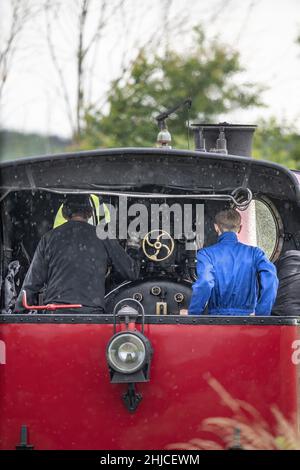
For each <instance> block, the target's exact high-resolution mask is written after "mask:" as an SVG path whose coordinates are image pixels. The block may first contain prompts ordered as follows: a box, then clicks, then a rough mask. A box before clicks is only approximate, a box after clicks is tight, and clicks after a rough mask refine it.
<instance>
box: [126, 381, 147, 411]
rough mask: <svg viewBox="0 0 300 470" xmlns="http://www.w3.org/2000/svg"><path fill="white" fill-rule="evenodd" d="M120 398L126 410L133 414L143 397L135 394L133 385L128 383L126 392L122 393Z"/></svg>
mask: <svg viewBox="0 0 300 470" xmlns="http://www.w3.org/2000/svg"><path fill="white" fill-rule="evenodd" d="M122 398H123V402H124V404H125V406H126V408H127V410H128V411H130V412H131V413H134V412H135V410H136V409H137V407H138V406H139V404H140V402H141V400H142V398H143V397H142V395H141V394H140V393H137V392H136V389H135V384H134V383H130V384H128V389H127V392H126V393H124V395H123V397H122Z"/></svg>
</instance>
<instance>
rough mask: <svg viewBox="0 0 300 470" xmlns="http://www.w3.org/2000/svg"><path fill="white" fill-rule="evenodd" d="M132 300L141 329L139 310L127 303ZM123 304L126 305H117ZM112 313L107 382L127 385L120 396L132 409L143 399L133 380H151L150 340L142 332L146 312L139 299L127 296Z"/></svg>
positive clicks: (107, 355)
mask: <svg viewBox="0 0 300 470" xmlns="http://www.w3.org/2000/svg"><path fill="white" fill-rule="evenodd" d="M141 300H142V299H141ZM125 302H126V303H125ZM132 302H133V303H134V304H135V305H138V307H139V309H140V311H141V314H142V328H141V329H142V332H140V331H138V330H137V329H136V321H137V319H138V316H139V312H138V311H137V310H136V309H135V308H133V307H132V306H130V303H132ZM124 303H125V305H124V306H123V307H122V308H120V305H121V304H124ZM113 316H114V334H113V336H112V337H111V338H110V340H109V342H108V345H107V348H106V359H107V364H108V368H109V374H110V381H111V383H114V384H127V391H126V392H125V393H124V394H123V395H122V400H123V402H124V404H125V406H126V408H127V409H128V411H130V412H134V411H135V410H136V409H137V407H138V405H139V403H140V401H141V400H142V394H141V393H138V392H137V390H136V388H135V386H136V383H139V382H148V381H149V380H150V366H151V358H152V354H153V350H152V347H151V343H150V341H149V340H148V338H147V337H146V336H145V335H144V324H145V311H144V307H143V305H142V304H141V302H140V301H139V300H137V299H136V298H134V299H132V298H127V299H123V300H120V301H119V302H118V303H117V304H116V305H115V308H114V311H113ZM117 320H119V322H120V323H121V328H122V331H120V332H119V333H116V329H117ZM124 328H126V329H125V330H124Z"/></svg>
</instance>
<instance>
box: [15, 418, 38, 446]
mask: <svg viewBox="0 0 300 470" xmlns="http://www.w3.org/2000/svg"><path fill="white" fill-rule="evenodd" d="M20 441H21V442H20V444H17V445H16V450H32V449H33V448H34V447H33V445H31V444H28V428H27V426H26V424H22V426H21V432H20Z"/></svg>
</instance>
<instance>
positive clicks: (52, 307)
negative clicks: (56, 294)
mask: <svg viewBox="0 0 300 470" xmlns="http://www.w3.org/2000/svg"><path fill="white" fill-rule="evenodd" d="M22 305H23V307H24V308H25V309H26V310H59V309H61V308H64V309H66V308H81V307H82V305H81V304H47V305H28V303H27V294H26V290H23V296H22Z"/></svg>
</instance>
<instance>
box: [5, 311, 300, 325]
mask: <svg viewBox="0 0 300 470" xmlns="http://www.w3.org/2000/svg"><path fill="white" fill-rule="evenodd" d="M14 323H17V324H20V323H26V324H39V323H41V324H45V323H49V324H87V325H88V324H101V325H104V324H108V325H113V323H114V317H113V315H105V314H104V315H88V314H86V315H84V314H78V315H77V314H76V315H73V314H60V315H56V314H13V315H9V314H2V315H1V314H0V324H14ZM136 323H141V319H140V318H139V319H137V321H136ZM145 324H147V325H149V324H150V325H151V324H153V325H176V324H180V325H224V326H231V325H257V326H283V325H285V326H297V325H299V326H300V316H299V317H288V316H287V317H276V316H268V317H255V316H243V317H237V316H225V315H224V316H223V315H222V316H221V315H218V316H213V315H197V316H192V315H191V316H190V315H188V316H180V315H145Z"/></svg>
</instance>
